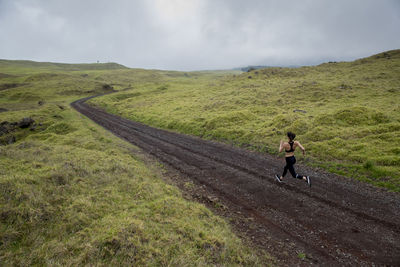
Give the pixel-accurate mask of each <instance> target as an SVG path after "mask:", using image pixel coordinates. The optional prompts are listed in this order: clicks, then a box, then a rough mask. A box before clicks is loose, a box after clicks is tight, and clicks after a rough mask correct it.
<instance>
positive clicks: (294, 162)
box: [289, 157, 306, 179]
mask: <svg viewBox="0 0 400 267" xmlns="http://www.w3.org/2000/svg"><path fill="white" fill-rule="evenodd" d="M291 163H292V164H290V166H289V172H290V174H291V175H292V176H293V178H297V179H305V178H306V177H305V176H303V175H300V174H298V173H296V170H295V169H294V164H296V158H295V157H293V159H292V160H291Z"/></svg>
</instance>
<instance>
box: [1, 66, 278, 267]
mask: <svg viewBox="0 0 400 267" xmlns="http://www.w3.org/2000/svg"><path fill="white" fill-rule="evenodd" d="M185 75H188V74H184V73H176V72H160V71H145V70H132V69H126V68H123V67H121V66H118V65H115V64H111V65H102V64H99V65H96V64H93V65H63V64H51V63H46V64H38V63H33V62H14V61H0V108H1V111H4V110H6V111H4V112H1V113H0V122H3V121H8V122H17V121H20V120H21V119H22V118H24V117H31V118H32V119H34V120H35V123H36V127H35V128H34V129H32V130H31V129H30V128H26V129H19V128H17V129H15V130H14V131H13V132H11V133H7V134H3V135H2V136H0V138H1V139H2V140H3V141H6V140H8V139H7V138H9V137H10V136H11V135H13V136H14V137H15V139H16V142H15V143H12V144H7V142H3V143H2V145H1V146H0V262H1V264H0V265H17V266H18V265H22V266H30V265H39V266H42V265H51V266H53V265H73V266H76V265H91V266H98V265H100V266H101V265H107V266H111V265H112V266H114V265H127V266H204V265H217V266H235V265H247V266H254V265H255V266H257V265H265V264H270V263H271V262H272V261H271V259H270V258H269V257H268V256H265V255H264V256H262V254H261V253H256V252H255V251H254V249H250V248H249V247H247V246H245V245H244V244H243V242H242V241H241V240H240V239H239V238H238V237H237V236H236V235H235V234H234V233H233V232H232V231H231V229H230V227H229V225H228V224H227V223H226V222H225V221H224V220H223V219H221V218H219V217H218V216H216V215H214V214H213V213H212V212H210V211H209V210H208V209H207V208H205V207H204V206H203V205H200V204H197V203H194V202H190V201H187V200H185V199H184V198H183V197H182V194H181V193H180V191H179V190H178V189H177V188H176V187H174V186H172V185H168V184H166V183H165V182H164V181H163V180H162V179H161V177H160V175H161V173H162V172H161V171H160V167H157V166H154V165H151V164H150V163H144V162H143V161H142V159H141V157H138V156H135V151H137V149H136V148H135V147H134V146H132V145H130V144H128V143H126V142H124V141H122V140H120V139H119V138H117V137H115V136H113V135H112V134H110V133H108V132H107V131H105V130H104V129H103V128H101V127H100V126H97V125H96V124H95V123H93V122H92V121H90V120H89V119H87V118H86V117H84V116H82V115H80V114H79V113H77V112H76V111H75V110H73V109H71V107H70V106H69V103H70V102H72V101H73V100H76V99H78V98H82V97H85V96H89V95H93V94H96V93H102V92H108V91H110V90H111V89H110V86H112V87H113V88H114V89H115V90H125V91H123V92H122V93H119V94H118V95H116V96H115V97H113V98H107V99H108V101H111V99H112V100H113V101H114V100H117V99H120V101H121V103H126V102H127V99H130V100H133V98H134V96H139V95H140V98H139V100H138V101H139V102H138V103H144V102H143V100H144V98H143V97H145V95H146V94H148V97H151V95H156V96H157V95H161V94H166V93H167V92H168V93H171V92H172V90H177V92H179V90H178V89H175V85H173V86H170V85H168V84H166V81H169V80H173V81H177V82H176V84H180V83H181V82H182V87H179V89H182V88H183V87H184V84H185V83H183V81H185V79H188V80H192V79H193V80H197V78H198V79H199V80H201V79H203V80H204V81H206V83H209V82H213V81H214V80H215V81H217V82H218V83H219V82H220V78H221V77H220V76H221V75H222V74H220V73H199V74H189V75H194V77H186V76H185ZM176 76H177V77H176ZM197 76H198V77H197ZM196 77H197V78H196ZM204 77H207V78H206V79H205V78H204ZM222 77H225V74H223V75H222ZM189 84H190V85H191V86H192V84H193V83H189ZM204 88H206V87H204ZM189 89H190V91H188V96H189V95H190V94H191V92H193V91H192V90H195V89H194V88H192V87H190V88H189ZM127 96H130V97H129V98H127ZM104 99H106V98H104ZM156 99H157V98H156ZM146 101H147V100H146ZM146 101H145V102H146ZM157 101H159V100H157ZM111 103H114V102H110V107H111ZM115 103H116V102H115ZM176 103H177V106H176V107H181V105H180V104H179V101H176ZM181 108H183V107H181ZM113 109H114V110H117V108H113ZM135 109H136V108H135ZM132 110H134V109H132ZM148 112H149V113H148V114H149V116H150V114H152V110H151V109H149V110H148ZM151 116H152V117H153V116H154V118H159V119H162V117H158V116H157V114H156V113H154V114H153V115H151ZM141 118H142V120H146V119H145V117H141ZM179 118H180V117H177V118H176V119H177V120H178V119H179ZM174 121H175V120H174ZM153 124H155V123H153ZM182 125H184V124H182ZM5 144H7V145H5ZM260 255H261V256H260Z"/></svg>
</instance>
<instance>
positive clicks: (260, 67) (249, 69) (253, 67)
mask: <svg viewBox="0 0 400 267" xmlns="http://www.w3.org/2000/svg"><path fill="white" fill-rule="evenodd" d="M276 67H278V66H263V65H258V66H247V67H239V68H234V69H233V70H240V71H243V72H250V71H252V70H258V69H266V68H276ZM279 67H284V68H298V67H299V66H295V65H290V66H279Z"/></svg>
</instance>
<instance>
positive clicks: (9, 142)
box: [7, 135, 16, 145]
mask: <svg viewBox="0 0 400 267" xmlns="http://www.w3.org/2000/svg"><path fill="white" fill-rule="evenodd" d="M15 141H16V140H15V136H14V135H10V136H9V137H8V138H7V144H9V145H11V144H14V143H15Z"/></svg>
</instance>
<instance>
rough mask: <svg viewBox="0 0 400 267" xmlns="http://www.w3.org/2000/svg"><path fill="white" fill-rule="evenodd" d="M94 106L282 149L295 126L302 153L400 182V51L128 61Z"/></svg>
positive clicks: (344, 170) (391, 185) (353, 173)
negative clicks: (148, 65)
mask: <svg viewBox="0 0 400 267" xmlns="http://www.w3.org/2000/svg"><path fill="white" fill-rule="evenodd" d="M103 77H104V79H105V81H108V82H111V83H119V84H120V85H121V86H120V88H121V89H124V90H122V91H121V92H119V93H116V94H112V95H108V96H104V97H101V98H95V99H93V100H91V101H90V103H92V104H93V105H97V106H101V107H103V108H105V109H106V110H108V111H109V112H112V113H115V114H119V115H121V116H123V117H126V118H129V119H132V120H136V121H140V122H143V123H146V124H148V125H152V126H156V127H160V128H165V129H171V130H173V131H177V132H182V133H186V134H191V135H196V136H201V137H203V138H205V139H213V140H219V141H223V142H227V143H231V144H234V145H237V146H242V147H246V148H249V149H253V150H256V151H261V152H267V153H272V154H276V153H277V150H278V146H279V140H280V139H285V133H286V132H287V131H289V130H291V131H294V132H295V133H296V134H297V136H298V137H297V139H298V140H299V141H301V142H302V143H303V145H304V146H305V147H306V149H307V156H306V158H303V157H302V156H300V155H299V159H300V161H303V162H305V163H306V164H309V165H312V166H319V167H323V168H325V169H327V170H329V171H331V172H335V173H338V174H341V175H344V176H346V177H350V178H355V179H358V180H362V181H366V182H369V183H372V184H374V185H377V186H381V187H385V188H387V189H389V190H393V191H400V176H399V173H400V50H393V51H388V52H385V53H381V54H378V55H374V56H371V57H368V58H364V59H359V60H356V61H353V62H338V63H337V62H330V63H325V64H321V65H319V66H312V67H301V68H266V69H259V70H253V71H251V72H246V73H241V72H222V71H220V72H188V73H184V72H160V71H138V72H136V73H135V71H134V70H121V71H119V72H118V73H115V72H114V73H112V74H111V73H110V74H107V75H105V76H103Z"/></svg>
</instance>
